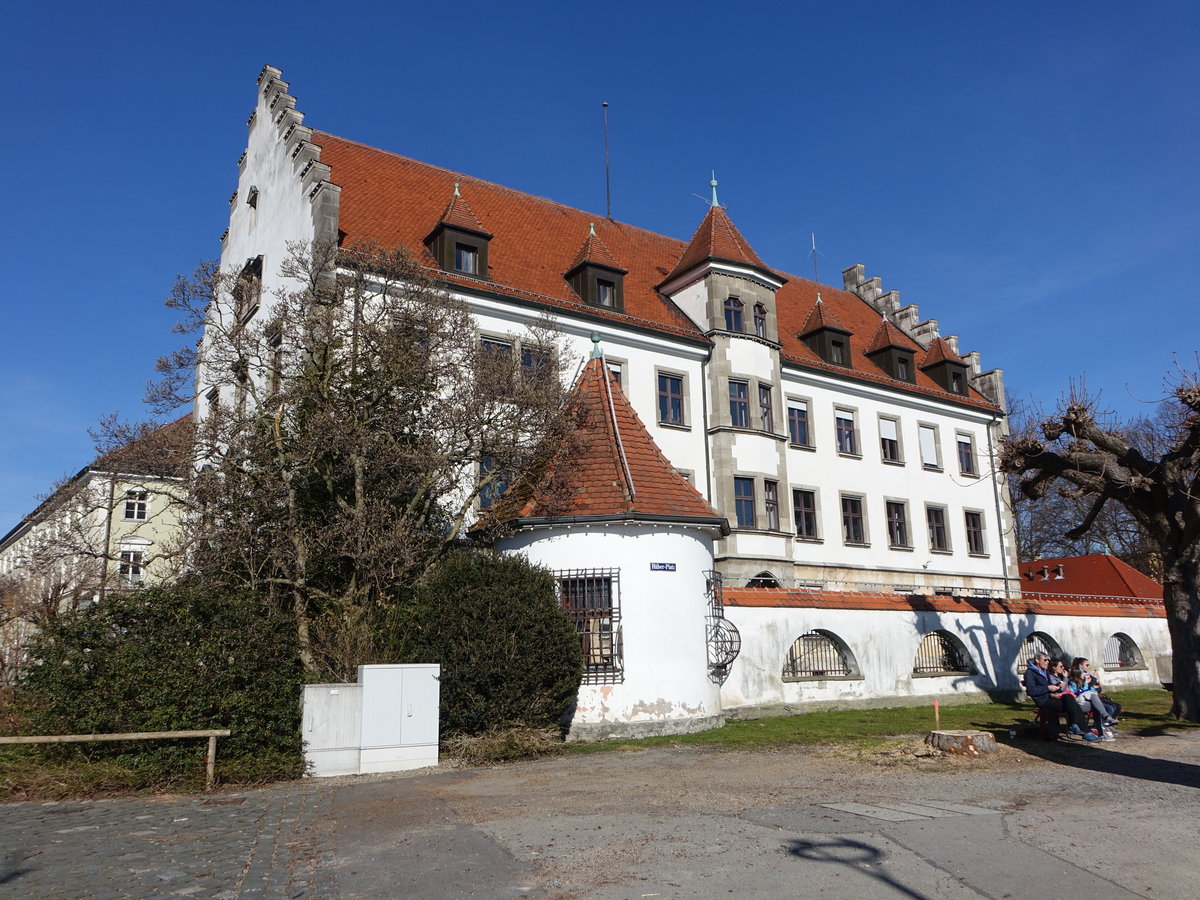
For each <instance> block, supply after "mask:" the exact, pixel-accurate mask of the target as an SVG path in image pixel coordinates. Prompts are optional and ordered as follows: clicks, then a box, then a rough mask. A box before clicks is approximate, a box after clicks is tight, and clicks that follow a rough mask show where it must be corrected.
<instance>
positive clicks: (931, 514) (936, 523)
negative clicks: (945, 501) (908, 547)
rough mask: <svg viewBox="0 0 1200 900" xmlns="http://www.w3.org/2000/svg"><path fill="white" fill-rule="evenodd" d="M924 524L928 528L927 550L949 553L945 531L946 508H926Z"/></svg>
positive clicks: (948, 540) (946, 532)
mask: <svg viewBox="0 0 1200 900" xmlns="http://www.w3.org/2000/svg"><path fill="white" fill-rule="evenodd" d="M925 523H926V524H927V525H928V526H929V549H930V550H932V551H933V552H935V553H949V552H950V534H949V532H948V531H947V530H946V507H944V506H926V507H925Z"/></svg>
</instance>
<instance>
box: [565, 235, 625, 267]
mask: <svg viewBox="0 0 1200 900" xmlns="http://www.w3.org/2000/svg"><path fill="white" fill-rule="evenodd" d="M593 227H594V226H592V225H590V224H589V226H588V236H587V237H585V238H584V239H583V244H581V245H580V247H579V252H578V253H576V254H575V261H574V262H573V263H571V268H570V269H567V271H568V272H570V271H571V270H572V269H574V268H575V267H577V266H579V265H581V264H582V263H585V262H590V263H596V265H600V266H608V268H610V269H617V270H619V271H621V272H626V271H628V270H627V269H623V268H622V267H621V264H620V263H618V262H617V261H616V260H615V259H614V258H613V255H612V254H611V253H609V252H608V248H607V247H606V246H604V241H602V240H600V236H599V235H598V234H596V232H595V231H594V230H592V229H593Z"/></svg>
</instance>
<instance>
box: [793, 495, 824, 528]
mask: <svg viewBox="0 0 1200 900" xmlns="http://www.w3.org/2000/svg"><path fill="white" fill-rule="evenodd" d="M792 515H793V516H794V517H795V520H796V537H798V538H802V539H803V540H806V541H815V540H818V539H819V538H820V534H819V533H818V531H817V492H816V491H813V490H808V489H806V488H796V489H795V490H793V491H792Z"/></svg>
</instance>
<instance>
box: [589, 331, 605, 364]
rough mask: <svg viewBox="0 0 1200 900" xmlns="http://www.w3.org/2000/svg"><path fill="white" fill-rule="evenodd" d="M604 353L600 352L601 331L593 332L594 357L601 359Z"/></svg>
mask: <svg viewBox="0 0 1200 900" xmlns="http://www.w3.org/2000/svg"><path fill="white" fill-rule="evenodd" d="M603 356H604V354H603V353H601V352H600V332H598V331H593V332H592V359H601V358H603Z"/></svg>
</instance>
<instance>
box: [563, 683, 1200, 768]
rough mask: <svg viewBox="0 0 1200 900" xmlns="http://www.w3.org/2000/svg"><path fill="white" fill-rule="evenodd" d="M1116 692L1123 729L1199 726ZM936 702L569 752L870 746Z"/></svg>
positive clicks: (736, 725) (960, 712) (990, 727)
mask: <svg viewBox="0 0 1200 900" xmlns="http://www.w3.org/2000/svg"><path fill="white" fill-rule="evenodd" d="M1112 696H1113V697H1114V698H1116V699H1117V701H1118V702H1120V703H1121V705H1122V706H1123V707H1124V708H1125V712H1124V713H1122V715H1121V724H1120V725H1119V726H1118V728H1119V729H1120V731H1121V732H1122V733H1124V734H1137V735H1153V734H1162V733H1163V732H1164V731H1179V730H1182V729H1189V728H1197V727H1200V726H1197V725H1193V724H1192V723H1190V722H1179V721H1177V720H1175V719H1172V718H1171V716H1170V712H1171V694H1170V693H1169V692H1167V691H1161V690H1128V691H1121V692H1119V693H1118V692H1115V691H1114V692H1113V693H1112ZM1032 722H1033V704H1032V703H1028V702H1026V703H979V704H971V705H964V706H949V707H946V706H943V707H942V710H941V727H942V728H944V729H970V730H976V731H990V732H992V733H993V734H995V735H996V736H997V738H1001V739H1007V738H1008V732H1009V730H1010V729H1012V728H1023V727H1025V726H1026V725H1029V724H1031V723H1032ZM933 727H934V726H933V706H932V705H929V706H907V707H898V708H895V709H847V710H838V711H836V712H811V713H804V714H802V715H796V716H779V717H773V718H767V719H753V720H749V721H740V722H730V723H729V724H728V725H726V726H725V727H724V728H716V729H713V730H712V731H702V732H698V733H697V734H682V735H672V736H669V737H652V738H639V739H637V740H620V741H603V742H601V743H596V744H569V745H567V751H568V752H570V753H595V752H599V751H603V750H608V749H613V748H619V747H650V746H656V745H662V744H713V745H717V746H722V747H729V748H738V749H746V750H751V749H755V748H760V747H761V748H768V747H782V746H788V745H793V744H843V745H850V746H857V747H866V746H870V745H873V744H881V743H885V742H887V741H888V740H889V739H890V738H893V737H895V736H898V735H920V734H924V733H925V732H927V731H932V730H933Z"/></svg>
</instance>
